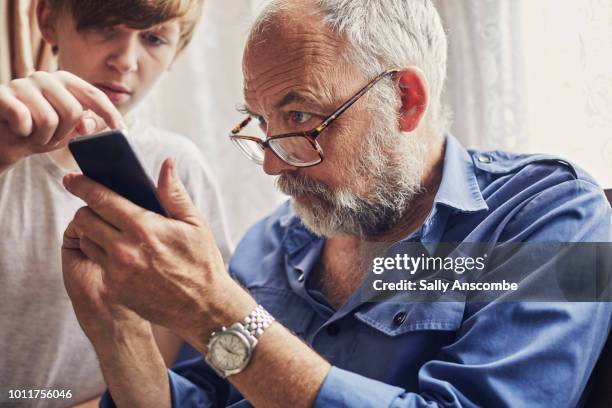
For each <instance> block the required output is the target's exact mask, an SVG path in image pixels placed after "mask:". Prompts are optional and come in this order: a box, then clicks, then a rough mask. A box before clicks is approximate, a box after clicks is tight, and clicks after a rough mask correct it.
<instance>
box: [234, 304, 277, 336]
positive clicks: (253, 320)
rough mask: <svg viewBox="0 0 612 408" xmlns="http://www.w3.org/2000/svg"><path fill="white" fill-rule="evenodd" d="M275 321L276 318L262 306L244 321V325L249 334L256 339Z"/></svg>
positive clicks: (258, 306)
mask: <svg viewBox="0 0 612 408" xmlns="http://www.w3.org/2000/svg"><path fill="white" fill-rule="evenodd" d="M273 321H274V317H273V316H272V315H271V314H270V313H268V311H267V310H266V309H264V308H263V306H262V305H257V307H256V308H255V309H253V311H252V312H251V313H249V315H248V316H247V317H245V318H244V320H243V321H242V325H243V326H244V328H245V329H246V330H247V331H248V332H249V334H250V335H251V336H253V337H255V338H256V339H259V336H261V335H262V334H263V332H264V330H266V329H267V328H268V327H269V326H270V325H271V324H272V322H273Z"/></svg>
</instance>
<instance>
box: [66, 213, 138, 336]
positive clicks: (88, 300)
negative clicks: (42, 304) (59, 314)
mask: <svg viewBox="0 0 612 408" xmlns="http://www.w3.org/2000/svg"><path fill="white" fill-rule="evenodd" d="M93 245H94V244H93V243H92V242H91V241H90V240H89V239H88V238H87V237H84V236H82V232H81V231H80V230H79V229H78V228H77V227H76V226H75V224H74V223H71V224H70V225H69V226H68V228H67V229H66V231H65V232H64V241H63V245H62V270H63V274H64V286H65V287H66V291H67V292H68V296H69V297H70V300H71V301H72V304H73V307H74V311H75V314H76V315H77V318H78V320H79V323H80V324H81V327H82V328H83V330H84V331H85V334H87V335H88V337H89V338H90V339H91V340H92V341H94V340H95V339H96V338H97V337H98V336H99V335H102V336H104V335H105V334H111V333H113V332H114V331H115V330H114V327H116V326H121V325H122V324H124V325H129V324H136V325H138V324H148V323H146V322H144V321H143V320H142V318H140V317H139V316H138V315H137V314H136V313H134V312H133V311H132V310H130V309H128V308H127V307H125V306H122V305H120V304H116V303H114V302H113V301H112V299H110V298H109V296H108V290H107V288H106V285H105V279H104V276H103V275H104V271H103V270H102V268H101V267H100V265H98V264H97V263H95V262H94V261H92V260H91V259H89V258H88V257H87V256H86V255H85V252H90V251H95V247H94V246H93ZM84 251H85V252H84Z"/></svg>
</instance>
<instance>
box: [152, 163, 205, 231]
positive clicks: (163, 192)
mask: <svg viewBox="0 0 612 408" xmlns="http://www.w3.org/2000/svg"><path fill="white" fill-rule="evenodd" d="M157 191H158V193H159V199H160V200H161V203H162V205H163V206H164V208H165V209H166V211H168V214H169V215H170V217H172V218H174V219H177V220H181V221H185V222H188V223H190V224H195V223H197V220H198V211H197V210H196V209H195V207H194V205H193V203H192V202H191V198H190V197H189V194H187V190H185V186H184V185H183V183H182V182H181V180H180V179H179V177H178V174H177V171H176V162H175V161H174V159H166V160H165V161H164V163H163V164H162V168H161V171H160V172H159V180H158V182H157Z"/></svg>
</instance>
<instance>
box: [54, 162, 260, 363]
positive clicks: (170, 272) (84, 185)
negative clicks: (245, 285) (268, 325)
mask: <svg viewBox="0 0 612 408" xmlns="http://www.w3.org/2000/svg"><path fill="white" fill-rule="evenodd" d="M64 184H65V186H66V188H67V189H68V191H70V192H71V193H73V194H74V195H76V196H78V197H80V198H81V199H83V200H84V201H85V202H86V203H87V204H88V206H87V207H83V208H81V209H79V211H78V212H77V214H76V215H75V218H74V220H73V221H72V223H71V224H70V226H69V227H68V231H67V235H69V236H73V235H75V234H74V233H73V232H72V231H76V235H77V236H79V237H80V244H79V245H80V248H81V249H82V251H83V253H84V254H85V255H86V256H87V258H89V259H90V260H92V261H93V262H95V264H98V265H100V266H102V268H103V270H104V273H103V274H101V275H100V276H102V278H101V281H103V284H104V285H105V287H104V288H105V291H106V292H105V296H108V297H109V299H110V301H111V302H114V303H119V304H123V305H126V306H128V307H129V308H130V309H132V310H134V311H135V312H137V313H138V314H139V315H140V316H142V317H144V318H145V319H147V320H149V321H151V322H153V323H157V324H159V325H162V326H165V327H167V328H169V329H171V330H172V331H173V332H175V333H176V334H178V335H179V336H181V337H182V338H184V339H186V340H187V341H189V342H190V343H191V344H192V345H194V346H195V347H197V348H199V349H200V350H201V351H202V350H203V349H204V345H205V344H206V342H207V339H208V335H209V334H210V332H211V331H213V330H215V329H218V328H219V327H221V326H223V325H226V324H230V323H233V322H235V321H239V320H241V319H242V318H243V317H244V316H246V315H247V314H248V313H249V312H250V311H251V310H252V309H253V308H254V307H255V305H256V303H255V301H254V300H253V299H252V298H251V297H250V296H249V295H248V294H247V293H246V292H245V291H244V290H242V288H240V286H239V285H238V284H237V283H235V282H234V281H233V280H232V279H231V277H230V276H229V274H228V273H227V272H226V270H225V266H224V264H223V260H222V258H221V255H220V253H219V250H218V249H217V246H216V245H215V242H214V239H213V236H212V234H211V232H210V230H209V228H208V225H207V223H206V221H205V220H204V219H203V218H202V216H201V215H200V214H199V213H198V211H197V210H196V208H195V207H194V206H193V204H192V203H191V200H190V198H189V196H188V194H187V192H186V191H185V189H184V187H183V185H182V183H181V182H180V180H179V178H178V177H177V175H176V170H175V165H174V163H173V161H171V160H166V161H165V162H164V164H163V166H162V170H161V173H160V178H159V185H158V191H159V196H160V200H161V201H162V204H163V205H164V207H165V208H166V210H167V211H168V212H169V214H170V217H171V218H165V217H162V216H160V215H158V214H155V213H153V212H150V211H147V210H145V209H143V208H140V207H138V206H136V205H134V204H133V203H131V202H130V201H128V200H126V199H124V198H123V197H120V196H119V195H117V194H115V193H114V192H112V191H110V190H108V189H106V188H105V187H104V186H101V185H99V184H97V183H95V182H93V181H91V180H90V179H88V178H86V177H85V176H81V175H74V174H71V175H68V176H66V177H65V179H64ZM65 255H66V254H65ZM69 262H76V261H75V260H64V265H65V267H69V265H68V266H67V263H69ZM78 262H81V263H85V262H87V261H86V260H84V259H79V260H78ZM89 262H91V261H89ZM96 284H98V285H99V284H101V283H96ZM91 300H92V302H95V301H96V300H95V299H91ZM97 307H98V306H94V308H97Z"/></svg>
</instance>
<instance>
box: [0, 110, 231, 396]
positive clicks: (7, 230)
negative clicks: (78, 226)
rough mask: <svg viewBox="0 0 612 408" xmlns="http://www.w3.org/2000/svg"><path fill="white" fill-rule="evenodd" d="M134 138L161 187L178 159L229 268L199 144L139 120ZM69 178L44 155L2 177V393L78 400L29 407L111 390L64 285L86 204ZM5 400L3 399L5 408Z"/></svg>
mask: <svg viewBox="0 0 612 408" xmlns="http://www.w3.org/2000/svg"><path fill="white" fill-rule="evenodd" d="M128 139H130V142H131V144H132V146H133V147H134V148H135V150H136V152H137V154H138V156H139V158H140V160H141V161H142V164H143V166H144V168H145V169H146V170H147V172H148V174H149V176H150V177H151V178H152V179H153V181H154V182H155V184H157V178H158V175H159V171H160V168H161V164H162V163H163V161H164V159H166V158H167V157H173V158H175V159H176V163H177V166H178V170H179V175H180V177H181V180H182V181H183V183H184V184H185V186H186V188H187V190H188V192H189V194H190V196H191V198H192V200H193V201H194V203H195V204H196V206H197V207H198V208H199V209H200V211H202V213H203V214H204V215H205V216H206V218H207V220H208V222H209V224H210V227H211V229H212V231H213V233H214V235H215V238H216V240H217V244H218V246H219V248H220V250H221V253H222V255H223V256H224V259H225V260H226V262H227V259H228V257H229V254H230V251H231V246H230V245H231V244H230V241H229V237H228V234H227V231H226V228H225V221H224V216H223V210H222V207H221V203H220V200H219V194H218V193H217V188H216V185H215V183H214V182H213V180H212V178H211V175H210V171H209V169H208V166H207V165H206V163H205V162H204V160H203V158H202V156H201V155H200V152H199V150H198V149H197V147H196V146H195V144H194V143H193V142H191V141H190V140H188V139H186V138H184V137H182V136H179V135H176V134H172V133H169V132H165V131H162V130H159V129H156V128H153V127H152V126H148V125H146V124H144V123H139V122H136V123H135V124H134V125H133V126H132V128H131V129H130V133H129V137H128ZM64 174H66V171H65V170H64V169H62V168H61V167H59V166H58V165H56V164H55V163H54V162H53V161H52V160H51V158H50V157H49V156H48V155H46V154H39V155H33V156H30V157H28V158H26V159H23V160H21V161H20V162H18V163H17V164H16V165H14V166H13V167H12V168H10V169H9V170H8V171H7V172H5V173H4V174H2V175H0V217H1V218H0V390H2V391H3V392H4V391H6V390H8V389H11V388H14V389H26V390H27V389H59V390H62V389H64V390H71V392H72V396H73V398H72V399H71V400H61V399H58V400H29V401H27V402H28V404H27V406H36V407H39V406H44V407H63V406H71V405H74V404H75V403H79V402H83V401H85V400H88V399H90V398H93V397H95V396H96V395H98V394H100V393H101V392H102V391H103V390H104V388H105V385H104V380H103V378H102V374H101V372H100V368H99V366H98V362H97V358H96V355H95V352H94V350H93V348H92V346H91V344H90V342H89V340H88V339H87V337H86V336H85V334H84V333H83V332H82V330H81V328H80V326H79V324H78V322H77V319H76V317H75V315H74V311H73V309H72V305H71V303H70V299H69V298H68V295H67V294H66V290H65V289H64V284H63V280H62V269H61V244H62V236H63V233H64V230H65V229H66V227H67V225H68V223H69V222H70V220H72V218H73V216H74V214H75V212H76V210H77V209H78V208H80V207H82V206H83V205H84V203H83V202H82V201H81V200H80V199H78V198H76V197H74V196H72V195H71V194H70V193H68V192H67V191H66V190H65V189H64V187H63V186H62V177H63V176H64ZM6 402H8V401H6V400H5V399H4V398H2V400H0V405H2V406H6V405H3V403H6ZM23 402H24V401H23V400H22V401H21V402H20V404H23ZM31 403H34V404H33V405H30V404H31ZM9 406H12V404H11V405H9ZM15 406H24V405H17V404H16V405H15Z"/></svg>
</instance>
